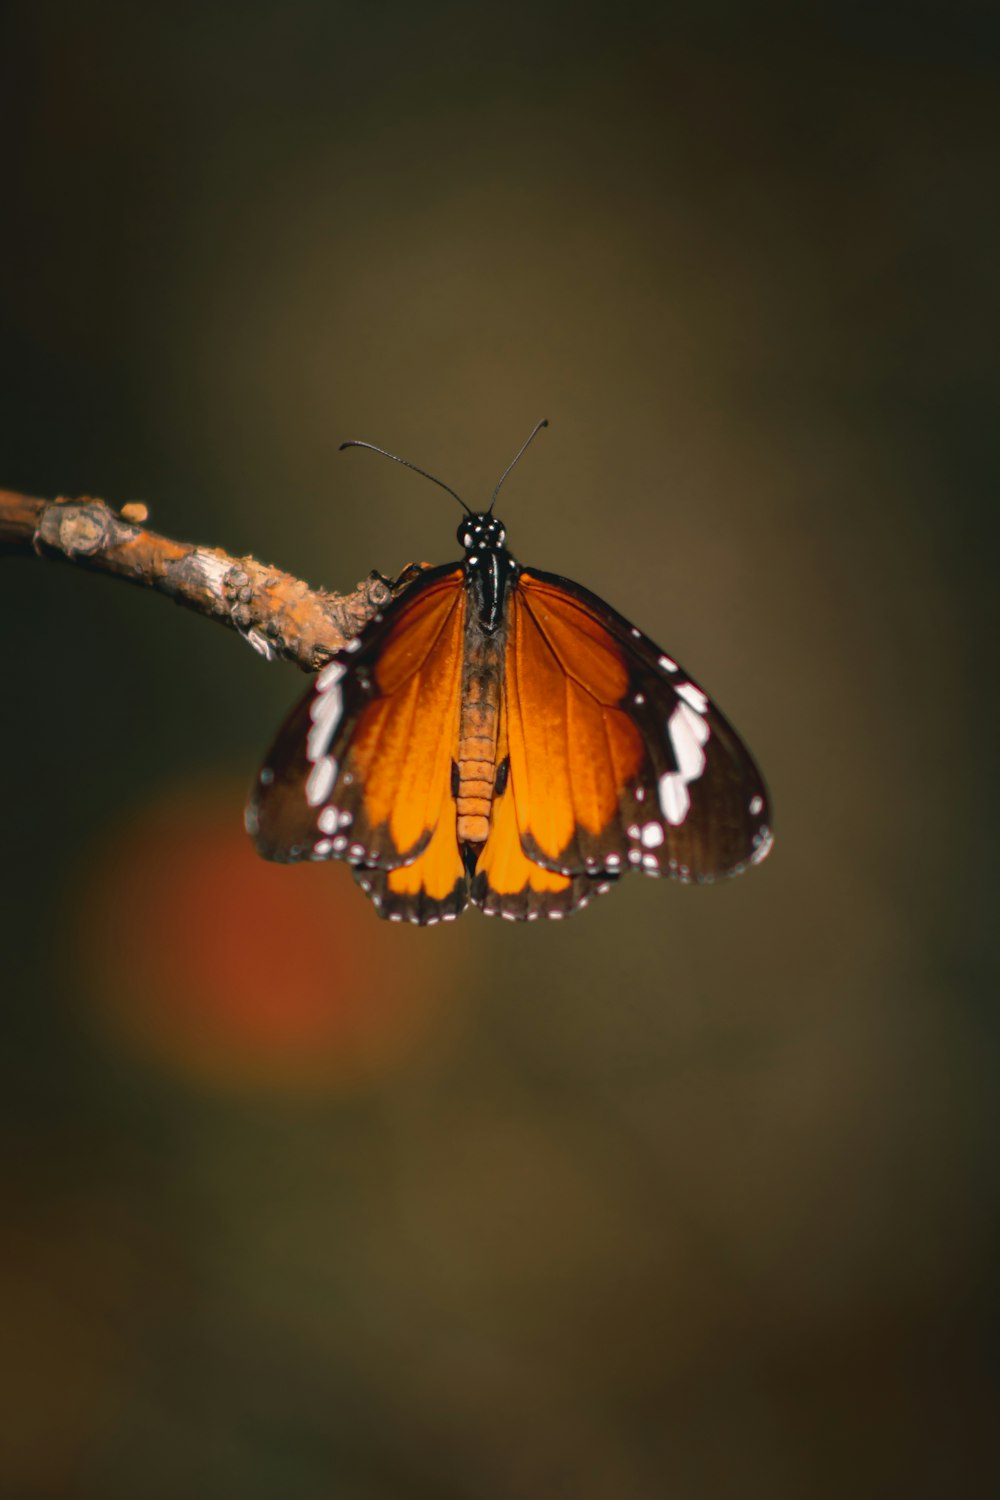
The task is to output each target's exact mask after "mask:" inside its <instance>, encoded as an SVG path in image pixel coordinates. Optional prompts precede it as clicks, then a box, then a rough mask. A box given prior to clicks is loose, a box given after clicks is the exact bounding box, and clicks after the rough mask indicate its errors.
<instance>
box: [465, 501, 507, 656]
mask: <svg viewBox="0 0 1000 1500" xmlns="http://www.w3.org/2000/svg"><path fill="white" fill-rule="evenodd" d="M506 539H507V532H506V530H505V529H504V524H503V522H502V521H500V520H498V519H497V517H496V516H491V515H490V513H489V511H480V512H478V513H476V512H473V513H472V514H470V515H469V516H468V517H467V518H466V519H465V520H464V521H463V522H462V524H461V526H460V527H459V528H458V540H459V541H460V542H461V544H462V546H463V547H464V548H465V582H466V587H467V588H468V590H469V594H470V601H471V603H472V606H473V610H474V612H475V613H476V614H477V615H478V618H479V623H480V626H481V628H482V629H483V630H484V631H486V633H487V634H488V635H492V633H493V632H494V631H495V630H499V629H500V627H501V625H502V623H503V618H504V603H505V600H506V597H507V590H508V588H509V587H510V585H511V584H512V583H514V582H515V581H516V579H517V573H518V567H517V563H516V562H515V561H514V559H513V558H512V557H511V555H510V553H509V552H508V551H507V548H506V546H505V545H504V543H505V541H506Z"/></svg>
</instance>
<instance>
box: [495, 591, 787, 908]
mask: <svg viewBox="0 0 1000 1500" xmlns="http://www.w3.org/2000/svg"><path fill="white" fill-rule="evenodd" d="M504 709H505V713H504V718H505V730H506V736H507V753H508V755H509V774H508V778H507V785H506V788H505V797H506V798H509V799H510V810H509V811H508V812H507V813H506V816H507V826H508V828H514V827H516V830H517V835H518V839H519V842H520V845H521V851H522V853H523V854H524V856H526V861H527V862H528V863H529V864H530V865H534V866H537V867H540V868H541V869H544V870H548V871H550V872H552V873H553V874H557V875H559V876H561V877H562V879H563V880H564V881H565V882H566V885H565V886H563V887H561V888H560V889H559V890H558V891H556V892H549V891H544V890H543V891H539V892H538V893H537V894H536V895H534V897H533V901H534V904H535V905H536V906H540V907H541V908H542V909H543V910H544V911H545V914H546V915H550V914H551V915H556V914H558V915H563V914H564V912H565V911H567V910H574V909H575V908H576V907H577V906H579V905H582V904H584V902H585V900H586V899H587V898H588V897H589V896H590V895H591V894H593V893H595V892H599V891H600V890H602V889H605V888H606V887H607V882H608V880H609V879H611V878H614V877H616V876H617V875H618V874H620V873H621V872H623V871H624V870H627V869H629V868H638V869H642V870H644V871H645V872H646V873H648V874H651V875H669V876H672V877H674V878H676V879H680V880H698V881H709V880H713V879H716V878H718V877H720V876H723V875H732V874H737V873H739V871H740V870H742V869H744V868H745V866H746V865H747V864H748V863H751V862H755V861H759V860H760V859H762V858H763V857H764V856H765V854H766V853H767V852H768V849H769V848H770V844H771V834H770V821H769V813H768V805H767V793H766V790H765V788H764V784H763V781H762V779H761V776H760V773H759V771H758V770H757V768H756V766H755V765H754V762H753V759H752V758H751V756H750V754H749V752H748V750H747V749H746V747H745V746H744V745H743V743H742V741H741V740H740V739H739V736H738V735H737V734H736V732H735V731H734V730H733V728H732V727H731V725H730V724H729V723H728V721H727V720H726V719H725V718H724V716H723V715H722V714H721V713H720V712H719V710H718V709H717V708H716V707H715V705H714V704H713V703H712V702H711V700H710V699H709V698H708V696H707V695H706V694H705V693H704V692H703V691H702V689H701V688H700V687H698V686H697V684H696V683H695V682H693V681H692V679H691V678H690V677H689V676H688V675H687V674H686V673H685V672H683V671H682V670H681V668H680V667H679V666H678V665H677V663H676V662H674V661H673V660H672V658H670V657H668V656H666V655H665V653H663V652H661V651H660V650H659V649H658V648H657V647H656V646H655V645H653V643H652V642H651V641H649V640H648V639H647V638H646V637H645V636H643V635H642V634H641V632H640V631H638V630H636V629H635V628H634V627H633V626H632V625H630V624H629V623H628V621H627V620H625V619H624V618H623V617H622V616H621V615H619V614H617V613H616V612H615V611H614V610H612V609H611V608H610V606H609V605H607V604H605V603H604V602H603V600H601V599H598V598H597V596H596V595H594V594H591V593H589V592H588V591H587V590H586V589H583V588H581V587H580V586H579V585H578V584H574V583H570V582H569V581H568V580H567V579H563V578H558V577H556V576H555V575H553V574H547V573H540V572H536V571H535V570H527V569H525V570H522V571H521V573H520V576H519V578H518V583H517V587H516V588H515V589H514V590H513V591H512V594H511V596H510V603H509V609H508V640H507V656H506V666H505V673H504ZM504 810H505V809H504V807H503V801H502V799H498V802H497V803H496V804H495V812H494V831H496V830H497V829H498V828H499V827H500V819H501V813H502V812H503V811H504ZM493 836H494V835H493V834H492V833H491V839H492V838H493ZM509 842H510V835H509V834H508V838H507V840H506V841H505V842H504V844H503V846H502V848H501V846H500V845H499V844H498V847H497V848H496V850H494V851H490V846H489V844H487V847H486V849H485V850H484V854H483V857H482V858H481V859H480V862H479V867H478V868H479V870H480V871H482V872H483V880H482V885H483V886H484V887H485V890H484V891H482V892H481V893H480V892H477V890H476V887H475V886H474V888H473V898H474V899H476V897H477V894H478V895H480V896H481V901H482V904H483V908H484V910H489V909H490V908H491V905H493V906H497V907H498V909H505V908H506V907H508V906H511V905H513V904H515V903H514V893H513V892H512V891H511V890H509V889H505V888H504V885H505V882H506V884H508V885H510V884H511V883H512V882H513V879H516V878H519V876H520V871H518V870H517V869H516V862H515V861H514V860H513V858H512V857H511V856H510V854H509V849H508V848H507V845H508V844H509ZM491 852H492V853H493V855H494V858H493V860H492V861H491V860H489V859H488V858H487V856H488V855H489V854H490V853H491ZM501 854H502V855H503V857H502V858H501ZM536 881H537V878H536ZM529 887H530V882H529ZM522 905H525V898H523V897H522ZM515 914H521V913H519V912H516V913H515ZM524 914H525V915H527V910H525V912H524Z"/></svg>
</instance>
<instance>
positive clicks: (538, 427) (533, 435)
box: [486, 417, 549, 515]
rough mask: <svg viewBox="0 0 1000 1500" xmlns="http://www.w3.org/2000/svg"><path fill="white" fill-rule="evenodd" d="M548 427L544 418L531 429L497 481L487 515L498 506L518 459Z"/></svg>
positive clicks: (546, 419)
mask: <svg viewBox="0 0 1000 1500" xmlns="http://www.w3.org/2000/svg"><path fill="white" fill-rule="evenodd" d="M548 425H549V419H548V417H543V418H542V420H541V421H540V422H536V423H535V425H534V427H533V428H532V429H531V432H530V434H529V436H528V437H527V438H526V439H525V441H524V442H523V443H522V444H521V446H520V448H518V450H517V452H516V453H515V454H514V457H513V458H512V459H511V461H510V463H509V464H508V465H507V467H506V469H504V471H503V473H502V474H501V475H500V478H499V479H498V480H497V487H496V489H495V490H494V491H493V499H492V500H491V501H490V509H489V510H488V511H487V512H486V514H487V515H489V514H490V512H491V511H492V509H493V507H494V505H496V503H497V496H498V495H499V493H500V486H501V485H502V484H503V482H504V480H505V479H506V478H507V475H508V474H509V473H510V471H511V469H512V468H513V467H514V465H515V464H516V463H517V461H518V459H519V458H520V457H521V454H522V453H523V452H524V450H525V448H527V446H528V444H529V443H530V442H531V441H532V439H533V438H536V437H537V436H538V434H539V433H540V432H541V430H542V428H543V427H548Z"/></svg>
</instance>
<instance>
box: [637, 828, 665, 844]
mask: <svg viewBox="0 0 1000 1500" xmlns="http://www.w3.org/2000/svg"><path fill="white" fill-rule="evenodd" d="M640 842H641V843H642V846H643V848H644V849H657V848H659V846H660V844H662V843H663V828H662V826H661V825H660V824H659V823H647V824H646V825H645V827H644V828H643V830H642V833H641V835H640Z"/></svg>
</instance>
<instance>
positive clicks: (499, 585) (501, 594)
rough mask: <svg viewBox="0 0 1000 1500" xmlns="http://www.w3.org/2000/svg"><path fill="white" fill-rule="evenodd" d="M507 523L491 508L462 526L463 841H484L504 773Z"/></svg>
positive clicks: (457, 786) (510, 566)
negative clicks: (501, 753)
mask: <svg viewBox="0 0 1000 1500" xmlns="http://www.w3.org/2000/svg"><path fill="white" fill-rule="evenodd" d="M505 538H506V533H505V531H504V527H503V523H502V522H501V521H499V520H497V519H496V518H495V517H494V516H491V515H489V514H488V513H487V512H482V513H480V514H478V515H470V516H469V517H468V519H467V520H466V521H465V522H463V524H462V525H461V526H460V527H459V529H458V539H459V541H460V542H461V544H462V546H463V547H464V548H465V580H466V588H467V589H468V594H469V608H468V611H467V613H466V625H465V653H464V661H463V668H462V708H461V718H460V726H459V736H458V758H457V760H456V762H455V765H454V768H453V782H454V793H455V802H456V809H457V814H458V837H459V840H460V841H461V842H462V843H467V844H482V843H484V842H485V840H486V838H487V836H488V834H489V829H490V811H491V809H492V805H493V797H494V794H495V792H496V788H497V779H498V776H499V775H501V774H502V773H501V768H500V766H499V764H498V761H499V758H500V757H499V755H498V748H499V742H500V691H501V684H502V682H503V661H504V649H505V645H506V625H505V620H506V600H507V591H508V589H509V588H510V587H511V586H512V585H513V584H514V583H516V580H517V572H518V569H517V563H516V562H515V561H514V559H513V557H511V555H510V553H509V552H508V551H507V549H506V547H505V546H504V541H505Z"/></svg>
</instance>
